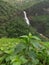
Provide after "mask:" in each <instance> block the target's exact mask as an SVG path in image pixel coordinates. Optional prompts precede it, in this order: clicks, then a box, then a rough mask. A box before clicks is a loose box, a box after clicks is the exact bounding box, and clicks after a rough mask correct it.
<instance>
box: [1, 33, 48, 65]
mask: <svg viewBox="0 0 49 65" xmlns="http://www.w3.org/2000/svg"><path fill="white" fill-rule="evenodd" d="M48 45H49V42H43V41H41V39H40V38H38V37H36V36H32V35H31V34H29V35H28V36H21V37H19V38H16V39H14V38H12V39H8V38H7V39H6V38H2V39H0V65H49V46H48Z"/></svg>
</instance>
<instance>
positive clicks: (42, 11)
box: [26, 0, 49, 37]
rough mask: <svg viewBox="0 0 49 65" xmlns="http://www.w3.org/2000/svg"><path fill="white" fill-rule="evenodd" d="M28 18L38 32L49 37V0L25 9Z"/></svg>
mask: <svg viewBox="0 0 49 65" xmlns="http://www.w3.org/2000/svg"><path fill="white" fill-rule="evenodd" d="M26 12H27V15H28V18H29V20H30V23H31V25H32V26H33V27H35V28H36V29H37V31H38V32H39V33H42V34H44V35H45V36H47V37H49V1H48V0H47V1H43V2H40V3H38V4H36V5H34V6H32V7H30V8H28V9H26Z"/></svg>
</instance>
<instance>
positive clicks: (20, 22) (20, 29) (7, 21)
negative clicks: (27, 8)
mask: <svg viewBox="0 0 49 65" xmlns="http://www.w3.org/2000/svg"><path fill="white" fill-rule="evenodd" d="M24 30H25V31H24ZM3 31H4V32H3ZM28 33H29V28H28V26H27V24H26V22H25V19H24V14H23V11H21V10H20V11H19V10H17V9H15V8H14V7H13V6H11V5H10V4H9V3H7V2H4V1H0V37H17V36H20V35H23V34H28Z"/></svg>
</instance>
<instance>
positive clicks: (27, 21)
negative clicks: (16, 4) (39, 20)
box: [23, 11, 30, 25]
mask: <svg viewBox="0 0 49 65" xmlns="http://www.w3.org/2000/svg"><path fill="white" fill-rule="evenodd" d="M23 13H24V16H25V20H26V23H27V24H28V25H30V22H29V19H28V17H27V14H26V11H23Z"/></svg>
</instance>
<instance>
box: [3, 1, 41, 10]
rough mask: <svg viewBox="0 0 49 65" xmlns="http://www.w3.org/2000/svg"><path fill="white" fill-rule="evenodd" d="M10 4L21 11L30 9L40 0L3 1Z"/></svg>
mask: <svg viewBox="0 0 49 65" xmlns="http://www.w3.org/2000/svg"><path fill="white" fill-rule="evenodd" d="M3 1H6V2H8V3H10V4H11V5H12V6H14V7H16V8H17V9H20V10H23V9H27V8H29V7H31V6H32V5H34V4H36V3H39V2H41V1H42V0H3Z"/></svg>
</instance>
